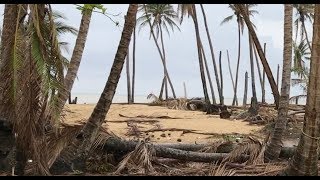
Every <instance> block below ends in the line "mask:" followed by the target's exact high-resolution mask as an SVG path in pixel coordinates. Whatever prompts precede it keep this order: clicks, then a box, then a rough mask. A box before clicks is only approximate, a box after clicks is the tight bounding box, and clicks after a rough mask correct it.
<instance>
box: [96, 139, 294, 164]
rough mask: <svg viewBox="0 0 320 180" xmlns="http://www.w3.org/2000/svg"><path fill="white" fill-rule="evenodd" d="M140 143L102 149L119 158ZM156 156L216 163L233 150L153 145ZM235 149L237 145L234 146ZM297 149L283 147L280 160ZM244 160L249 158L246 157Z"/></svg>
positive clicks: (115, 143)
mask: <svg viewBox="0 0 320 180" xmlns="http://www.w3.org/2000/svg"><path fill="white" fill-rule="evenodd" d="M137 144H138V141H127V140H123V139H120V138H114V137H111V138H109V139H108V140H107V141H106V142H105V144H104V145H103V147H100V148H101V149H102V151H103V152H104V153H108V154H114V155H116V156H118V158H121V157H123V156H124V155H126V154H127V153H129V152H131V151H133V150H134V149H135V147H136V145H137ZM153 146H154V148H155V151H156V156H157V157H162V158H173V159H179V160H185V161H192V162H215V161H219V160H222V159H223V158H224V157H226V156H227V155H228V153H229V152H231V150H232V149H231V148H223V149H221V150H220V151H219V149H218V152H217V153H203V152H194V151H199V150H200V149H203V148H205V147H208V146H210V144H153ZM233 147H234V148H235V147H236V145H235V144H234V146H233ZM294 150H295V147H282V149H281V153H280V158H290V157H292V156H293V152H294ZM244 158H247V157H246V156H245V157H244Z"/></svg>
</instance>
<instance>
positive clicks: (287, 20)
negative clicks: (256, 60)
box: [265, 4, 293, 161]
mask: <svg viewBox="0 0 320 180" xmlns="http://www.w3.org/2000/svg"><path fill="white" fill-rule="evenodd" d="M292 14H293V7H292V4H285V5H284V45H283V47H284V48H283V67H282V69H283V71H282V81H281V83H282V84H281V96H280V102H279V109H278V117H277V120H276V124H275V128H274V129H273V133H272V135H271V139H270V143H269V144H268V145H267V148H266V151H265V160H266V161H271V160H274V159H276V158H278V157H279V155H280V151H281V147H282V141H281V139H282V134H283V132H284V131H285V129H286V124H287V114H288V106H289V97H290V94H289V93H290V79H291V62H292V61H291V59H292Z"/></svg>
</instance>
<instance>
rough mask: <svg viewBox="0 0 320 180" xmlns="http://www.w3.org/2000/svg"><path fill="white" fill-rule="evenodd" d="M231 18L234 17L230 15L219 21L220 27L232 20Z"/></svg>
mask: <svg viewBox="0 0 320 180" xmlns="http://www.w3.org/2000/svg"><path fill="white" fill-rule="evenodd" d="M233 17H234V15H230V16H228V17H226V18H224V19H223V20H222V21H221V23H220V25H223V24H225V23H227V22H229V21H231V20H232V19H233Z"/></svg>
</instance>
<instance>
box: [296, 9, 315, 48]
mask: <svg viewBox="0 0 320 180" xmlns="http://www.w3.org/2000/svg"><path fill="white" fill-rule="evenodd" d="M293 7H294V8H295V9H296V11H297V12H296V17H297V19H296V20H295V21H294V25H295V28H296V37H295V40H294V41H295V42H296V41H297V37H298V32H299V29H300V32H301V41H302V40H303V39H304V38H305V39H306V40H307V45H308V47H309V50H311V43H310V41H309V38H308V33H307V29H306V25H305V23H306V21H307V20H309V21H310V22H311V23H312V19H313V13H314V4H293ZM300 24H301V25H300Z"/></svg>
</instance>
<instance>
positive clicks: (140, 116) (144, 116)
mask: <svg viewBox="0 0 320 180" xmlns="http://www.w3.org/2000/svg"><path fill="white" fill-rule="evenodd" d="M119 116H120V117H125V118H151V119H183V118H177V117H170V116H148V115H138V116H126V115H123V114H119Z"/></svg>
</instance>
